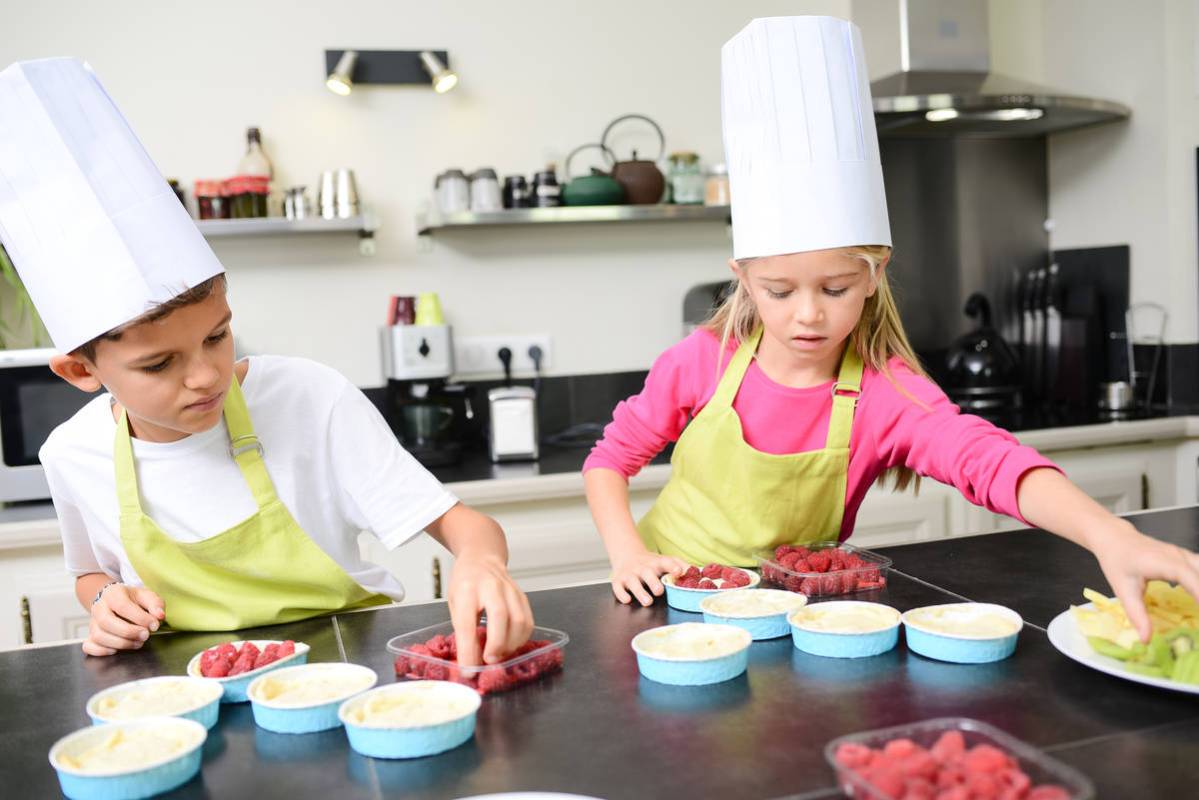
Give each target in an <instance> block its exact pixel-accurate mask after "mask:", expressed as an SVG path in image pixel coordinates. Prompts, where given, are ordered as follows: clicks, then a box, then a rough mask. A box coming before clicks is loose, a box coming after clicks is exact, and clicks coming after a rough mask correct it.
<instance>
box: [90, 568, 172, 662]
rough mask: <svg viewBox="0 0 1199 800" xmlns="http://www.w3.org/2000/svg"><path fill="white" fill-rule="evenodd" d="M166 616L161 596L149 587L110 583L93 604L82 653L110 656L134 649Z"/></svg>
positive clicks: (144, 640) (143, 641)
mask: <svg viewBox="0 0 1199 800" xmlns="http://www.w3.org/2000/svg"><path fill="white" fill-rule="evenodd" d="M165 617H166V612H165V604H164V603H163V602H162V598H161V597H159V596H158V595H156V594H155V593H154V592H152V591H150V590H149V589H146V588H143V587H139V586H126V585H125V584H123V583H114V584H111V585H109V586H108V587H106V588H105V589H104V591H103V592H101V594H100V599H99V600H97V601H96V602H95V604H94V605H93V606H92V620H91V624H90V625H89V627H88V634H87V639H86V640H84V642H83V652H85V653H87V654H88V655H89V656H110V655H112V654H113V653H115V652H117V651H118V650H136V649H137V648H139V647H141V646H142V645H143V644H145V643H146V640H147V639H149V638H150V633H151V632H152V631H156V630H158V626H159V624H160V623H161V621H162V620H163V619H164V618H165Z"/></svg>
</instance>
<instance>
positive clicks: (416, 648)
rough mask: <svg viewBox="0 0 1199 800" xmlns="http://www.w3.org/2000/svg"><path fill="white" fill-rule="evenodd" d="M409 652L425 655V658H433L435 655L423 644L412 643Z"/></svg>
mask: <svg viewBox="0 0 1199 800" xmlns="http://www.w3.org/2000/svg"><path fill="white" fill-rule="evenodd" d="M408 652H410V653H412V654H413V655H417V656H424V657H425V658H431V657H432V656H433V652H432V651H431V650H429V648H428V647H427V646H426V645H423V644H414V645H412V646H411V647H409V648H408Z"/></svg>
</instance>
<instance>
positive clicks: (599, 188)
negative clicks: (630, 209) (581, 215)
mask: <svg viewBox="0 0 1199 800" xmlns="http://www.w3.org/2000/svg"><path fill="white" fill-rule="evenodd" d="M593 147H595V148H599V149H600V150H602V151H603V152H604V156H605V158H610V159H611V160H612V161H613V162H615V161H616V157H615V156H614V155H613V154H612V151H611V150H609V149H608V148H607V147H605V146H604V145H602V144H584V145H580V146H578V147H576V148H575V149H574V150H572V151H571V152H570V155H568V156H567V157H566V185H565V186H564V187H562V203H563V205H568V206H616V205H622V204H623V203H624V201H625V196H624V187H623V186H621V185H620V183H619V182H617V180H616V179H615V178H613V177H612V176H611V175H610V174H608V173H607V172H604V171H603V170H600V169H596V168H595V167H592V168H591V174H590V175H582V176H580V177H578V178H575V177H572V176H571V171H570V162H571V160H572V159H573V158H574V157H575V155H576V154H578V153H581V152H582V151H584V150H587V149H590V148H593Z"/></svg>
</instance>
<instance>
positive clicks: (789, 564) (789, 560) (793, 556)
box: [779, 553, 799, 570]
mask: <svg viewBox="0 0 1199 800" xmlns="http://www.w3.org/2000/svg"><path fill="white" fill-rule="evenodd" d="M796 561H799V553H787V555H785V556H783V557H782V558H780V559H779V566H780V567H782V568H783V569H791V570H793V569H795V562H796Z"/></svg>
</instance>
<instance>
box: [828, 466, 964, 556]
mask: <svg viewBox="0 0 1199 800" xmlns="http://www.w3.org/2000/svg"><path fill="white" fill-rule="evenodd" d="M952 501H953V496H952V493H951V492H949V491H947V490H946V487H944V486H941V485H940V484H937V483H935V482H933V481H928V480H925V481H923V482H922V486H921V487H920V492H919V494H913V493H912V492H911V490H908V491H906V492H893V491H891V489H889V488H887V489H883V488H880V487H879V486H877V485H876V486H874V487H872V488H871V489H870V491H869V492H868V493H867V494H866V499H865V500H863V501H862V505H861V507H860V508H859V509H858V517H857V521H856V522H855V524H854V532H853V536H852V537H851V538H850V540H849V543H850V544H852V545H855V546H857V547H865V548H867V549H869V548H873V547H885V546H886V545H893V544H908V543H911V542H922V541H927V540H929V539H940V538H942V537H944V536H945V535H946V532H947V530H948V523H949V510H950V504H951V503H952Z"/></svg>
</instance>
